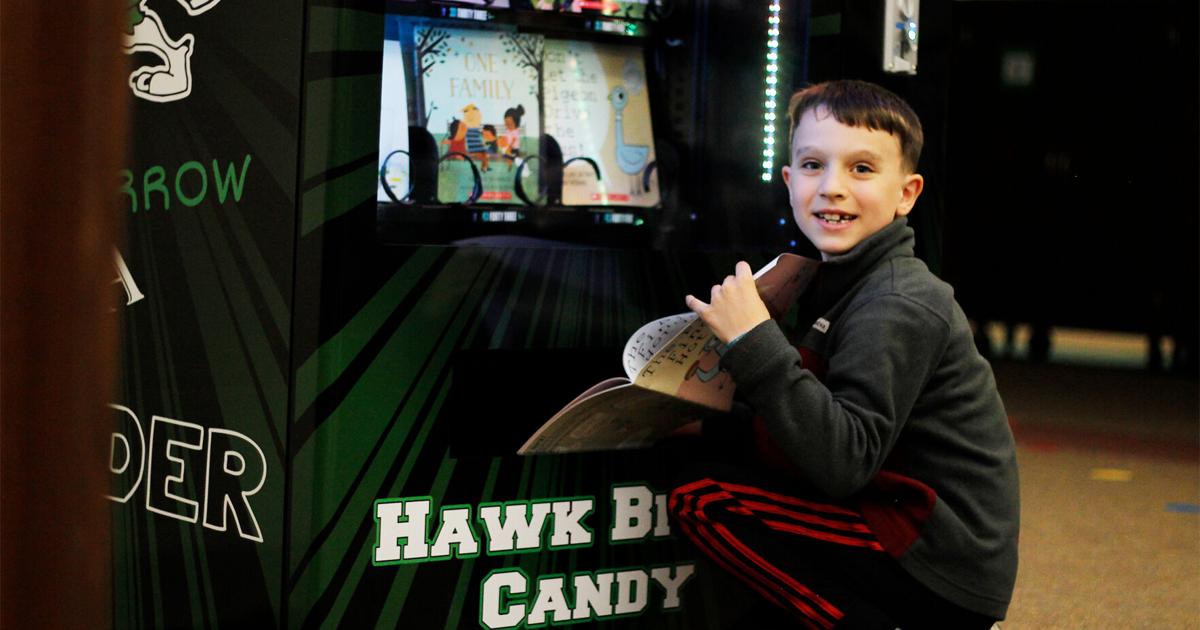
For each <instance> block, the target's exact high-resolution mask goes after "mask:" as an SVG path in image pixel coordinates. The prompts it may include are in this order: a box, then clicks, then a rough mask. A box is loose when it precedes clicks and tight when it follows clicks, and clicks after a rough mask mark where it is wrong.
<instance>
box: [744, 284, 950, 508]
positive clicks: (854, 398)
mask: <svg viewBox="0 0 1200 630" xmlns="http://www.w3.org/2000/svg"><path fill="white" fill-rule="evenodd" d="M827 334H828V335H830V338H829V344H828V346H827V347H828V352H829V356H828V357H826V359H827V362H828V373H827V375H826V377H825V382H821V381H819V380H817V377H816V376H815V375H814V374H813V373H812V372H811V371H809V370H808V369H805V367H804V365H803V361H802V359H801V358H800V353H799V352H798V351H797V350H796V349H795V348H794V347H792V345H791V344H790V343H789V342H788V340H787V338H786V337H785V336H784V334H783V332H782V331H781V330H780V329H779V326H778V324H776V323H775V322H774V321H767V322H763V323H762V324H760V325H759V326H758V327H756V328H754V329H753V330H751V331H750V332H749V333H747V334H746V336H745V337H743V338H742V339H741V340H740V341H739V342H738V344H737V345H736V346H734V347H733V348H731V349H730V350H729V351H728V352H727V353H726V354H725V356H724V357H723V358H722V366H723V367H724V368H725V369H727V370H729V373H730V375H731V376H732V377H733V380H734V382H735V383H737V386H738V390H739V391H740V392H741V393H742V395H743V396H744V397H745V400H746V401H747V402H748V403H749V404H750V406H751V407H752V408H753V409H754V412H755V413H756V414H757V415H758V416H759V417H761V418H762V421H763V423H764V424H765V426H766V429H767V432H768V434H769V436H770V438H771V439H772V440H773V442H774V443H775V445H776V446H777V447H779V449H780V450H781V451H783V453H784V454H785V455H786V456H787V457H788V459H789V460H790V462H791V463H792V464H793V465H794V466H795V467H796V468H797V469H798V470H799V472H800V474H801V475H802V476H803V477H804V478H805V479H806V480H807V481H808V482H809V483H811V484H812V485H813V486H814V487H816V488H817V489H819V490H821V491H822V492H824V493H826V494H828V495H829V496H831V497H834V498H837V497H846V496H849V495H852V494H854V493H855V492H857V491H858V490H860V489H862V488H863V487H864V486H866V484H867V483H868V482H869V481H870V480H871V479H872V478H873V477H874V476H875V474H876V473H877V472H878V471H879V469H880V468H881V467H882V466H883V463H884V461H885V460H886V459H887V456H888V454H889V453H890V452H891V450H892V447H893V446H894V445H895V443H896V439H897V437H898V436H899V434H900V430H901V429H902V428H903V427H904V423H905V421H906V420H907V418H908V416H909V413H910V412H911V411H912V409H913V405H914V404H915V403H916V400H917V397H918V396H919V395H920V393H921V390H922V389H923V387H924V385H925V383H926V382H927V381H928V379H929V377H930V375H931V374H932V373H933V370H934V368H935V366H936V365H937V362H938V360H939V358H940V357H941V355H942V354H943V353H944V351H945V347H946V343H947V340H948V339H949V325H948V323H947V322H946V321H945V320H944V319H943V318H942V317H940V316H939V315H937V314H936V313H935V312H933V311H932V310H930V309H929V308H928V307H926V306H924V305H922V304H920V303H918V302H916V301H913V300H911V299H910V298H907V297H905V296H902V295H897V294H887V295H881V296H878V297H874V298H872V299H870V300H868V301H865V302H864V303H862V304H859V305H857V306H856V307H854V308H852V309H850V310H848V311H847V312H846V313H845V314H843V315H842V317H841V318H840V320H839V321H838V322H837V323H836V324H835V325H834V326H833V327H831V328H830V330H829V331H828V333H827Z"/></svg>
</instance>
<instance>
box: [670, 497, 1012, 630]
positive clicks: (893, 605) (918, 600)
mask: <svg viewBox="0 0 1200 630" xmlns="http://www.w3.org/2000/svg"><path fill="white" fill-rule="evenodd" d="M717 477H718V476H704V477H699V478H696V479H694V480H692V481H688V482H685V483H682V484H681V485H678V486H677V487H675V489H674V490H673V491H672V492H671V497H670V503H669V506H670V512H671V515H672V518H673V523H672V525H673V527H675V528H677V531H678V532H680V533H682V535H683V536H684V537H686V538H687V539H688V540H689V541H690V542H691V543H692V544H693V545H694V546H695V547H696V548H697V549H699V550H700V551H701V552H703V553H704V554H705V555H706V556H707V557H708V558H709V559H711V560H712V562H713V563H714V564H715V565H716V566H718V567H720V568H721V569H723V570H724V571H726V572H727V573H729V574H731V575H732V576H734V577H735V578H737V580H738V581H739V582H741V583H743V584H745V585H746V586H747V587H749V588H750V589H751V590H753V591H754V592H756V593H757V594H758V595H760V596H761V597H762V598H763V599H764V600H766V601H767V602H770V603H771V604H773V605H774V606H776V607H778V608H779V609H782V610H783V611H786V613H787V614H786V615H785V616H786V617H790V618H791V619H793V620H794V621H795V626H796V627H800V628H814V629H821V630H826V629H831V628H885V629H887V630H892V629H893V628H905V629H909V628H964V629H969V628H984V629H986V628H989V627H990V626H991V624H992V622H993V620H992V619H989V618H986V617H984V616H983V615H979V614H977V613H974V612H971V611H968V610H965V609H963V608H960V607H958V606H956V605H954V604H952V603H950V602H948V601H946V600H944V599H942V598H941V597H939V596H937V595H936V594H934V593H932V592H931V591H929V590H928V589H927V588H925V587H924V586H923V585H921V584H920V583H918V582H917V581H916V580H915V579H913V578H912V577H911V576H909V575H908V574H907V573H906V572H905V571H904V570H903V569H902V568H901V567H900V565H899V563H898V562H897V561H896V560H895V559H894V558H893V557H892V556H891V555H890V554H888V553H887V551H885V550H884V548H883V546H882V545H881V544H880V542H879V540H877V539H876V537H875V535H874V534H873V533H872V532H871V529H870V527H868V525H867V523H866V522H865V521H864V519H863V517H862V515H861V514H860V513H859V511H858V510H857V509H856V508H855V507H854V506H852V505H846V504H839V503H834V502H829V501H822V500H813V499H809V498H804V497H800V496H794V495H793V494H791V493H784V492H781V491H779V489H778V488H776V489H769V488H766V487H764V485H765V484H761V483H755V481H754V480H750V481H747V478H745V477H742V476H740V475H727V476H719V477H720V478H717ZM739 477H740V478H739ZM735 479H736V480H735Z"/></svg>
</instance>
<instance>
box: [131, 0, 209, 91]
mask: <svg viewBox="0 0 1200 630" xmlns="http://www.w3.org/2000/svg"><path fill="white" fill-rule="evenodd" d="M220 1H221V0H179V4H180V5H182V6H183V8H184V9H185V10H186V11H187V13H188V15H191V16H196V15H200V14H201V13H204V12H205V11H208V10H209V9H211V8H213V7H215V6H217V3H218V2H220ZM147 2H149V0H128V7H129V28H128V30H127V31H126V33H125V44H124V50H125V54H127V55H132V54H134V53H139V52H141V53H150V54H152V55H154V56H155V57H157V58H158V61H159V63H157V64H153V65H144V66H141V67H139V68H137V69H136V70H134V71H133V72H132V73H131V74H130V75H129V87H130V89H132V90H133V95H134V96H136V97H138V98H142V99H145V100H147V101H154V102H157V103H166V102H170V101H178V100H181V99H184V98H187V96H188V95H189V94H191V93H192V51H193V50H194V48H195V43H196V38H195V36H193V35H192V34H191V33H184V34H183V36H182V37H180V38H179V39H172V38H171V36H170V35H168V34H167V29H166V27H165V26H164V25H163V22H162V18H160V17H159V16H158V13H156V12H154V10H152V9H149V8H147V7H146V3H147Z"/></svg>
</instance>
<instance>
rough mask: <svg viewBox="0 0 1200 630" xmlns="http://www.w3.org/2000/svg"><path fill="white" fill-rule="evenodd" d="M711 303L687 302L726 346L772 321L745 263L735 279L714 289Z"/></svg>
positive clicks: (690, 299)
mask: <svg viewBox="0 0 1200 630" xmlns="http://www.w3.org/2000/svg"><path fill="white" fill-rule="evenodd" d="M711 300H712V302H711V303H708V304H706V303H704V302H703V301H701V300H700V299H699V298H697V297H695V296H692V295H689V296H687V297H686V298H685V299H684V302H685V303H686V304H687V307H688V308H690V309H692V311H694V312H695V313H696V314H697V315H699V316H700V319H703V320H704V323H706V324H708V327H709V328H711V329H712V331H713V332H714V333H716V335H717V338H719V339H720V340H721V341H722V342H724V343H729V341H730V340H731V339H736V338H738V337H740V336H741V335H744V334H746V333H748V332H750V330H751V329H753V328H754V327H755V326H758V325H759V324H761V323H763V322H765V321H767V320H768V319H771V314H770V313H769V312H768V311H767V305H766V304H764V303H763V301H762V298H761V297H759V295H758V287H756V286H755V284H754V274H753V273H752V272H751V271H750V265H749V263H747V262H746V261H744V260H743V261H740V262H738V264H737V266H736V267H735V268H734V275H732V276H727V277H726V278H725V282H723V283H721V284H718V285H713V288H712V298H711Z"/></svg>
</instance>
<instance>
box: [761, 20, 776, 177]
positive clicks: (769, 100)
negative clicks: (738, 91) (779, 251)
mask: <svg viewBox="0 0 1200 630" xmlns="http://www.w3.org/2000/svg"><path fill="white" fill-rule="evenodd" d="M779 1H780V0H772V2H771V6H770V7H769V11H768V13H767V16H768V17H767V65H766V90H765V92H764V94H765V97H766V98H765V100H764V102H763V161H762V180H763V181H764V182H769V181H771V178H773V177H774V173H775V119H776V115H775V99H776V97H777V96H778V95H779V90H778V84H779V9H780V7H779Z"/></svg>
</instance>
